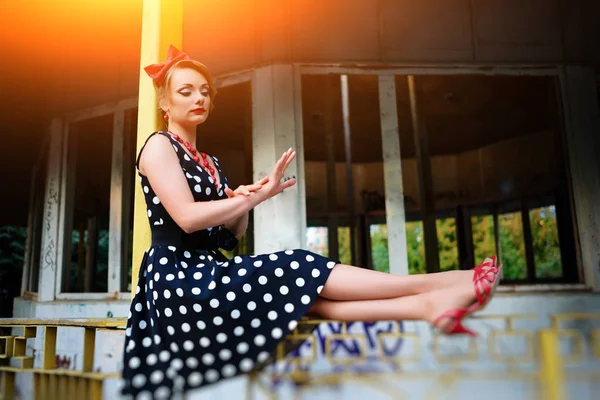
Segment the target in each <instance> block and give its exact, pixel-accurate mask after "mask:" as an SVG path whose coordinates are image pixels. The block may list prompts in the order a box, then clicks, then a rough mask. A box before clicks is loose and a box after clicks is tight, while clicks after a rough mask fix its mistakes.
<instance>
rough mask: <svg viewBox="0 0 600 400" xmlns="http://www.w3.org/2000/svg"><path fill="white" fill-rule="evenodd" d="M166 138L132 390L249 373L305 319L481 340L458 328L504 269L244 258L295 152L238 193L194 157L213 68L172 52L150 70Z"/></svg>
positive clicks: (132, 331) (130, 342)
mask: <svg viewBox="0 0 600 400" xmlns="http://www.w3.org/2000/svg"><path fill="white" fill-rule="evenodd" d="M146 72H147V73H148V74H149V75H150V77H151V78H153V80H154V84H155V87H156V89H157V91H158V100H159V107H160V109H161V110H162V114H163V115H164V119H165V121H166V124H167V130H166V131H160V132H155V133H153V134H152V135H150V137H149V138H148V140H147V141H146V143H145V145H144V147H143V148H142V151H140V154H139V157H138V162H137V168H138V172H139V175H140V180H141V185H142V188H143V191H144V195H145V199H146V204H147V207H148V220H149V222H150V227H151V230H152V246H151V247H150V248H149V249H148V250H146V253H145V255H144V258H143V261H142V265H141V267H140V274H139V278H138V285H137V288H136V292H135V293H136V294H135V296H134V298H133V301H132V304H131V311H130V314H129V319H128V321H127V331H126V340H125V354H124V372H123V376H124V380H125V386H124V389H123V392H124V393H125V394H131V395H134V396H137V395H146V396H149V397H156V398H163V397H164V398H169V397H170V396H172V395H173V394H176V393H184V392H185V391H186V390H188V389H193V388H198V387H200V386H204V385H207V384H211V383H214V382H217V381H219V380H221V379H224V378H229V377H233V376H235V375H238V374H240V373H246V372H250V371H252V369H253V368H254V367H255V365H256V364H260V363H262V362H264V361H265V360H267V358H268V357H269V355H270V353H271V352H272V351H273V350H274V349H275V347H276V345H277V343H279V342H280V341H281V340H283V339H284V337H285V336H286V335H287V334H288V333H289V332H290V331H292V330H294V329H295V328H296V326H297V324H298V320H299V319H300V318H302V316H304V315H306V314H307V313H312V314H315V315H317V316H320V317H322V318H325V319H333V320H344V321H373V320H426V321H429V322H431V323H432V324H433V325H434V326H435V327H436V328H438V329H439V330H441V331H443V332H445V333H447V334H457V333H466V334H471V335H473V334H474V333H473V332H471V331H469V330H468V329H466V328H464V327H463V325H462V324H461V320H462V319H463V318H464V317H465V316H467V315H469V314H471V313H473V312H475V311H478V310H480V309H481V308H482V307H483V306H484V305H486V304H487V302H489V300H490V298H491V296H492V293H493V290H494V289H495V287H496V285H497V284H498V281H499V272H500V268H501V266H497V265H496V259H495V257H493V258H492V259H486V260H485V261H484V262H483V263H482V264H481V265H479V266H477V267H476V268H475V269H473V270H470V271H451V272H444V273H436V274H428V275H411V276H393V275H389V274H384V273H380V272H375V271H370V270H365V269H361V268H356V267H353V266H349V265H343V264H340V263H339V262H337V261H335V260H331V259H328V258H325V257H322V256H320V255H318V254H314V253H311V252H309V251H306V250H301V249H288V250H285V251H281V252H277V253H272V254H262V255H244V256H236V257H234V258H233V259H230V260H229V259H227V258H226V257H225V256H223V255H222V254H221V253H220V252H219V250H218V249H219V248H223V249H226V250H231V249H233V248H234V247H235V246H236V244H237V239H238V238H239V237H240V236H241V235H242V234H243V233H244V231H245V230H246V227H247V224H248V211H250V210H251V209H252V208H254V207H256V206H257V205H259V204H260V203H262V202H264V201H266V200H268V199H269V198H271V197H273V196H276V195H278V194H279V193H281V192H282V191H283V190H284V189H286V188H289V187H291V186H293V185H294V184H295V183H296V181H295V179H288V180H284V179H283V177H284V173H285V171H286V168H287V167H288V166H289V165H290V163H291V162H292V161H293V160H294V158H295V157H296V152H295V151H294V150H293V149H291V148H290V149H289V150H287V151H286V152H284V153H283V154H282V155H281V158H280V159H279V160H278V161H277V163H276V164H275V166H274V168H273V171H272V173H271V174H270V175H269V176H267V177H264V178H263V179H261V180H260V181H258V182H255V183H252V184H248V185H242V186H239V187H238V188H236V189H232V188H230V187H229V185H228V182H227V177H226V176H225V174H224V172H223V169H222V166H221V164H220V163H219V160H218V159H217V158H216V157H214V156H210V155H207V154H205V153H203V152H201V151H200V150H197V145H196V127H197V126H198V125H200V124H202V123H203V122H205V121H206V119H207V118H208V116H209V114H210V112H211V110H212V109H213V107H214V100H215V95H216V90H215V88H214V86H213V82H212V78H211V75H210V73H209V71H208V70H207V68H206V67H205V66H204V65H202V64H200V63H199V62H197V61H194V60H191V59H190V57H189V56H188V55H187V54H185V53H183V52H179V51H178V50H177V49H175V48H174V47H171V48H170V49H169V54H168V59H167V61H165V62H163V63H161V64H154V65H151V66H148V67H146Z"/></svg>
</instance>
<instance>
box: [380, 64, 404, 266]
mask: <svg viewBox="0 0 600 400" xmlns="http://www.w3.org/2000/svg"><path fill="white" fill-rule="evenodd" d="M379 114H380V118H381V145H382V154H383V177H384V184H385V218H386V223H387V228H388V254H389V262H390V273H391V274H395V275H408V252H407V249H406V216H405V212H404V189H403V187H402V162H401V157H400V136H399V135H398V112H397V109H396V82H395V80H394V76H387V75H386V76H380V77H379Z"/></svg>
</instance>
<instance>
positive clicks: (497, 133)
mask: <svg viewBox="0 0 600 400" xmlns="http://www.w3.org/2000/svg"><path fill="white" fill-rule="evenodd" d="M142 3H143V2H142V1H141V0H138V1H127V2H122V1H116V0H115V1H104V2H57V3H55V2H45V1H41V0H38V1H30V2H27V4H25V3H20V2H13V4H11V5H9V6H7V10H6V12H5V13H4V14H5V19H6V21H7V24H8V26H7V27H6V31H7V32H12V39H11V40H6V41H3V42H2V43H1V44H0V46H1V47H0V48H1V50H2V54H4V55H6V56H7V57H6V59H5V62H3V65H2V66H1V67H0V68H2V69H3V71H2V73H1V74H0V82H1V83H0V87H1V88H2V94H3V95H2V98H1V100H0V102H1V104H2V105H1V107H0V110H1V111H0V113H2V115H3V117H4V118H3V119H4V121H7V122H8V121H9V122H10V125H9V127H7V129H5V131H4V133H3V141H2V143H3V144H2V148H1V150H0V154H1V157H0V163H1V165H2V171H4V174H3V175H4V188H5V190H4V195H3V198H2V203H1V204H2V207H0V226H1V225H27V227H28V236H27V246H26V255H25V265H24V270H23V279H22V283H21V296H20V297H18V298H16V299H15V303H14V316H15V317H28V318H50V317H52V318H77V317H80V318H105V317H125V316H126V315H127V313H128V305H129V299H130V287H131V286H130V285H131V282H132V278H131V275H132V273H131V271H132V257H133V265H134V266H135V265H136V259H135V251H134V250H133V237H134V214H135V213H134V210H135V207H134V204H135V202H134V194H135V191H136V190H138V189H137V188H136V183H137V179H136V177H135V171H134V162H135V155H136V143H138V147H139V142H140V135H147V134H149V133H150V132H140V131H139V130H138V104H139V102H140V101H141V100H142V99H140V98H138V90H139V85H140V82H143V81H144V80H146V81H149V79H147V78H146V77H145V76H140V53H141V48H142V35H141V32H142V19H143V12H145V11H143V8H142V6H143V4H142ZM147 3H148V4H149V3H152V2H151V1H148V2H147ZM163 3H166V4H167V7H168V6H169V5H168V1H164V2H163ZM175 3H181V2H175ZM182 4H183V24H182V26H181V29H182V34H181V35H182V44H183V50H184V51H186V52H187V53H189V54H190V55H191V56H192V57H193V58H195V59H198V60H200V61H202V62H203V63H205V64H206V65H207V66H208V67H209V69H210V70H211V71H212V73H213V75H214V77H215V79H216V84H217V87H218V90H219V94H218V95H217V98H216V109H215V111H214V113H213V115H212V116H211V117H210V119H209V121H208V122H207V123H206V124H204V125H202V126H201V127H200V129H199V131H198V147H200V146H201V147H202V149H203V150H204V151H206V152H208V153H211V154H215V155H217V156H219V159H220V160H221V161H222V164H223V165H224V167H225V170H226V172H227V173H228V176H229V179H230V181H231V183H232V184H233V185H238V184H243V183H247V182H250V181H253V180H256V179H258V178H259V177H262V176H264V175H265V174H267V173H268V172H269V171H270V169H271V167H272V165H273V164H274V161H275V160H276V159H277V157H278V155H280V154H281V152H282V151H284V150H285V149H287V148H288V147H290V146H291V147H294V148H296V150H297V151H298V157H297V160H296V161H295V162H294V163H293V164H292V165H291V167H290V171H289V172H290V175H294V176H296V177H298V178H299V179H298V184H297V185H296V186H295V187H294V188H292V189H291V190H289V191H286V192H285V193H284V194H282V195H281V196H279V197H277V198H275V199H273V200H270V201H269V202H268V204H264V205H261V206H259V207H258V208H257V209H256V210H254V212H253V217H252V224H251V231H250V232H249V234H248V235H247V237H246V238H245V240H244V243H243V249H242V250H245V251H248V252H254V253H260V252H268V251H272V250H279V249H283V248H295V247H305V246H306V242H305V241H306V229H307V226H315V227H327V228H328V229H327V232H328V243H329V254H330V255H332V256H335V255H339V247H338V242H339V238H338V227H347V228H349V232H350V240H349V245H348V246H349V248H350V253H349V257H350V258H351V260H352V261H353V262H354V263H357V264H359V265H362V266H367V267H368V266H372V265H373V256H372V254H373V253H372V243H371V236H370V232H371V231H370V227H371V226H372V225H386V229H387V254H388V255H389V266H388V268H389V271H390V273H393V274H407V273H408V272H409V270H410V268H411V267H410V265H409V259H410V257H409V255H410V254H409V253H410V252H411V251H413V249H411V248H409V247H408V246H407V228H406V227H407V224H409V223H413V222H418V223H419V224H420V225H419V226H420V227H421V229H422V237H423V241H424V250H423V254H424V255H425V259H426V265H427V267H426V268H427V271H429V272H434V271H437V270H439V269H440V266H442V267H443V265H444V262H445V261H443V260H442V261H440V250H439V248H438V240H439V235H438V233H437V232H436V229H439V225H437V224H438V223H439V222H436V221H440V220H446V219H451V220H452V221H453V224H454V226H455V227H456V229H455V231H454V234H455V239H453V242H452V243H455V244H456V263H455V264H456V265H457V266H460V267H463V268H470V267H471V266H473V263H474V262H475V261H476V259H475V258H476V257H475V255H477V254H479V253H478V249H476V248H475V245H474V238H473V229H474V227H473V224H474V223H475V221H476V219H474V218H477V217H480V220H481V219H484V220H486V221H492V222H493V223H492V224H491V225H490V226H492V227H493V228H492V230H493V231H492V232H493V233H492V236H493V239H492V243H494V246H495V248H496V250H497V251H498V252H499V254H500V256H501V258H502V255H503V249H502V245H501V243H500V230H501V228H502V221H503V218H505V217H506V216H515V218H517V219H519V220H520V225H519V226H520V227H521V228H520V229H521V230H520V233H519V235H520V236H518V237H519V238H520V239H518V240H517V241H519V240H520V242H519V243H521V245H515V246H516V247H518V248H520V249H521V250H520V251H521V253H519V254H521V255H522V258H523V263H522V265H523V266H524V267H523V269H522V270H519V271H516V270H514V271H513V272H514V276H513V275H511V277H512V278H511V279H507V280H506V281H505V282H504V283H503V284H502V286H501V288H500V293H499V295H498V296H497V299H496V300H495V301H494V302H493V303H492V304H491V305H490V307H489V308H488V310H487V311H486V312H487V313H489V314H537V315H538V316H539V317H540V320H541V321H542V322H541V325H540V326H545V325H547V324H548V323H549V318H550V316H551V315H553V314H557V313H569V312H594V311H595V310H597V309H598V306H599V305H600V298H599V297H598V292H600V241H598V237H599V235H600V211H599V210H598V208H597V207H594V205H595V203H596V202H597V200H598V199H600V143H599V142H600V107H599V95H598V82H599V81H598V78H599V76H598V71H599V69H598V68H599V67H600V44H599V43H598V41H597V40H595V38H597V37H598V35H600V25H599V24H598V23H597V21H598V20H599V18H600V5H598V4H597V3H594V2H591V1H571V2H566V1H554V2H542V1H537V0H523V1H500V0H453V1H433V0H427V1H420V2H414V1H407V0H397V1H386V0H352V1H338V0H329V1H314V0H285V1H268V0H256V1H246V0H228V1H220V2H215V1H191V0H189V1H187V0H186V1H183V2H182ZM162 57H164V55H163V56H162ZM146 84H147V83H146ZM540 209H543V210H551V212H552V215H553V221H554V222H553V223H554V224H555V228H554V229H555V231H556V232H557V237H558V243H557V244H555V246H554V248H555V250H556V252H557V253H556V254H558V256H556V257H558V258H559V259H560V260H559V263H558V265H559V267H558V269H557V268H554V269H552V270H550V271H549V270H542V268H541V267H540V265H541V264H542V261H540V260H542V259H543V258H544V255H543V254H537V253H536V252H535V251H534V244H533V243H534V241H535V232H536V227H535V226H533V227H532V226H531V225H532V223H531V221H532V219H531V217H530V216H531V213H532V212H533V211H535V210H540ZM549 212H550V211H549ZM506 218H508V217H506ZM139 220H140V221H141V220H142V218H140V219H139ZM146 224H147V223H146ZM517 225H518V224H517ZM145 229H147V227H146V228H145ZM475 243H477V241H475ZM421 258H422V257H421ZM508 267H510V265H509V266H508ZM15 284H17V282H15Z"/></svg>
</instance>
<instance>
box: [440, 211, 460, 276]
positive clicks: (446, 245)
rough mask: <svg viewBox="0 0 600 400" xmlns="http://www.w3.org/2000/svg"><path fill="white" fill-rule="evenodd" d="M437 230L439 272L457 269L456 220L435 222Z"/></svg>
mask: <svg viewBox="0 0 600 400" xmlns="http://www.w3.org/2000/svg"><path fill="white" fill-rule="evenodd" d="M435 223H436V228H437V239H438V251H439V257H440V270H441V271H450V270H453V269H459V266H458V243H457V241H456V219H455V218H444V219H438V220H436V221H435Z"/></svg>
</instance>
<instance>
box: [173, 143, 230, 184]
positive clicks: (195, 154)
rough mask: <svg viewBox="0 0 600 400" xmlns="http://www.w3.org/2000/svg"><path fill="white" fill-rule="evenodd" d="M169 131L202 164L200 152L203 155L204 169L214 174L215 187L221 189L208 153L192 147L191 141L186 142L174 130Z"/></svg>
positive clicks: (211, 174)
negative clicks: (207, 155)
mask: <svg viewBox="0 0 600 400" xmlns="http://www.w3.org/2000/svg"><path fill="white" fill-rule="evenodd" d="M169 133H170V134H171V135H172V136H173V139H175V140H177V141H178V142H179V143H181V144H183V145H184V146H185V148H186V149H188V150H189V152H190V153H192V158H193V159H194V161H196V162H197V163H198V164H200V157H198V155H197V154H198V153H200V156H201V157H202V164H201V165H202V166H203V167H204V169H205V170H206V172H208V173H209V174H210V176H212V178H213V183H214V185H215V187H216V188H217V189H219V185H218V184H217V178H216V177H215V169H214V168H213V167H212V166H210V164H209V163H208V159H207V157H206V153H204V152H199V151H198V150H196V149H195V148H193V147H192V145H191V144H190V142H184V141H183V139H181V138H180V137H179V135H177V134H176V133H173V132H169Z"/></svg>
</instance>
